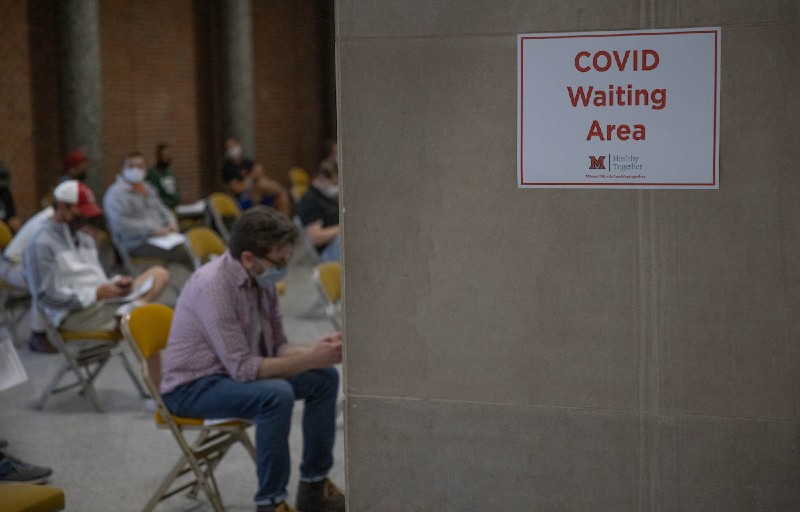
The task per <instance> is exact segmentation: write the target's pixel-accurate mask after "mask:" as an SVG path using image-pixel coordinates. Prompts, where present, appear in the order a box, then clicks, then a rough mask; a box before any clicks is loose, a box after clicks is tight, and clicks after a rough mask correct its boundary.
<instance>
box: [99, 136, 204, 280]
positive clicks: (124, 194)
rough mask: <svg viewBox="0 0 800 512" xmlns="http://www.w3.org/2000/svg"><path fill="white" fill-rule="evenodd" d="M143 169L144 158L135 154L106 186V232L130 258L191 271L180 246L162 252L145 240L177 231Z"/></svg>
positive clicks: (189, 257) (172, 217)
mask: <svg viewBox="0 0 800 512" xmlns="http://www.w3.org/2000/svg"><path fill="white" fill-rule="evenodd" d="M144 169H145V161H144V157H143V156H142V154H141V153H139V152H138V151H135V152H133V153H131V154H130V155H128V157H127V158H125V160H124V161H123V163H122V172H121V173H120V174H119V175H118V176H117V179H116V181H115V182H114V183H112V184H111V186H110V187H108V190H106V195H105V198H104V199H103V208H104V209H105V211H106V220H107V221H108V229H109V231H111V235H112V236H113V238H114V240H115V241H116V243H117V244H118V245H119V246H120V249H122V250H123V251H126V252H127V253H128V254H130V255H132V256H149V257H153V258H158V259H160V260H164V261H166V262H171V263H179V264H181V265H183V266H185V267H186V268H187V269H189V271H191V270H194V262H193V261H192V258H191V256H189V253H188V252H187V250H186V246H185V245H184V244H182V243H179V244H177V245H174V246H172V247H170V248H169V249H166V248H162V247H159V246H156V245H153V244H152V243H151V242H152V240H149V239H151V238H157V237H161V236H165V235H169V234H171V233H178V231H179V230H178V221H177V219H176V218H175V214H173V213H172V211H171V210H170V209H169V208H167V206H166V205H165V204H164V202H163V201H161V198H160V197H159V196H158V192H157V191H156V189H155V188H153V186H152V185H150V184H149V183H147V182H146V181H145V170H144Z"/></svg>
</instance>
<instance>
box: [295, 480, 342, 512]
mask: <svg viewBox="0 0 800 512" xmlns="http://www.w3.org/2000/svg"><path fill="white" fill-rule="evenodd" d="M297 510H298V512H345V506H344V493H342V491H341V490H340V489H339V488H338V487H336V485H334V483H333V482H331V481H330V480H329V479H327V478H326V479H324V480H320V481H319V482H303V481H301V482H300V486H299V487H298V489H297Z"/></svg>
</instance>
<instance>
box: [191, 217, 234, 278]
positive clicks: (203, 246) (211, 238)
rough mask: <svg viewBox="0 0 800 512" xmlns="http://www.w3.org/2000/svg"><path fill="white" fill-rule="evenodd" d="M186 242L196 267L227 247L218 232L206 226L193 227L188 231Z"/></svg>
mask: <svg viewBox="0 0 800 512" xmlns="http://www.w3.org/2000/svg"><path fill="white" fill-rule="evenodd" d="M186 242H187V243H188V245H189V250H190V251H191V253H192V257H193V258H194V263H195V268H200V265H202V264H204V263H206V262H208V261H209V260H210V259H211V258H212V257H214V256H219V255H221V254H222V253H224V252H225V249H227V247H226V246H225V242H223V241H222V239H221V238H220V237H219V235H218V234H217V232H216V231H214V230H213V229H211V228H207V227H205V226H197V227H193V228H191V229H190V230H189V231H187V232H186Z"/></svg>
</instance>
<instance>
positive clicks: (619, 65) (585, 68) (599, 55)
mask: <svg viewBox="0 0 800 512" xmlns="http://www.w3.org/2000/svg"><path fill="white" fill-rule="evenodd" d="M590 57H591V64H592V65H591V66H589V65H588V62H586V61H585V60H584V59H588V58H590ZM659 61H660V58H659V56H658V52H657V51H655V50H625V51H624V52H619V51H617V50H612V51H610V52H609V51H608V50H600V51H598V52H595V53H594V55H592V53H591V52H588V51H586V50H583V51H581V52H578V53H577V54H576V55H575V69H577V70H578V71H580V72H581V73H587V72H589V71H591V70H592V69H594V70H595V71H599V72H600V73H605V72H606V71H608V70H609V69H611V67H612V65H613V66H614V68H615V69H618V70H620V71H625V69H626V68H627V67H628V64H632V65H633V71H652V70H654V69H656V68H657V67H658V63H659Z"/></svg>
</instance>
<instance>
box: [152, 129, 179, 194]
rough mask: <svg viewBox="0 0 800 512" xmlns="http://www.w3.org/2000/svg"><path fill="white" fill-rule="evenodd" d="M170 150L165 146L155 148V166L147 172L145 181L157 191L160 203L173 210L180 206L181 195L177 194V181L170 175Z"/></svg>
mask: <svg viewBox="0 0 800 512" xmlns="http://www.w3.org/2000/svg"><path fill="white" fill-rule="evenodd" d="M170 165H172V148H170V147H169V146H168V145H167V144H159V145H158V147H156V165H155V166H154V167H153V168H152V169H150V170H149V171H147V181H148V183H150V184H151V185H153V186H154V187H155V188H156V190H158V195H159V197H161V201H162V202H163V203H164V204H165V205H167V208H173V209H174V208H175V207H176V206H178V205H179V204H181V195H180V193H179V192H178V180H176V179H175V175H174V174H172V169H170Z"/></svg>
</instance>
